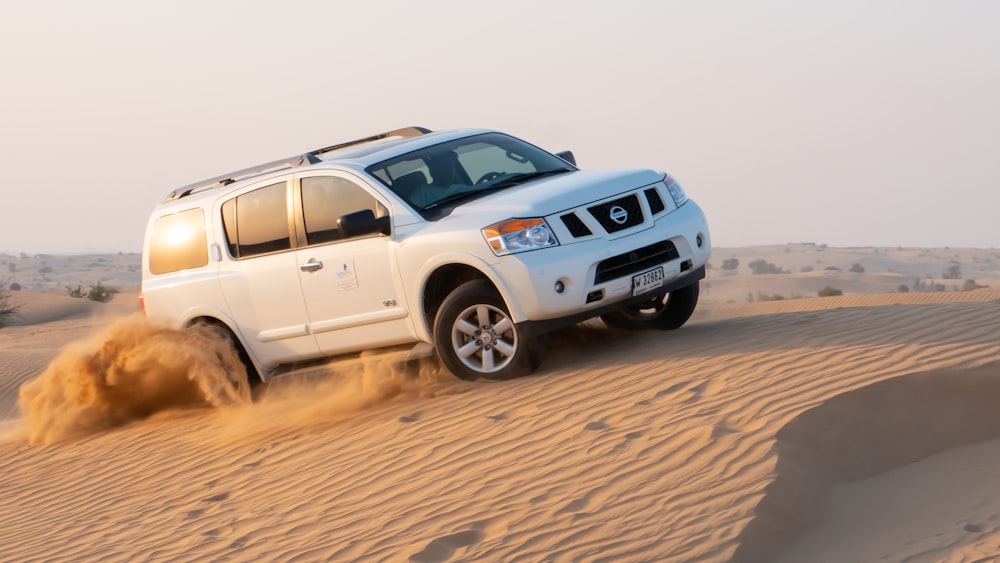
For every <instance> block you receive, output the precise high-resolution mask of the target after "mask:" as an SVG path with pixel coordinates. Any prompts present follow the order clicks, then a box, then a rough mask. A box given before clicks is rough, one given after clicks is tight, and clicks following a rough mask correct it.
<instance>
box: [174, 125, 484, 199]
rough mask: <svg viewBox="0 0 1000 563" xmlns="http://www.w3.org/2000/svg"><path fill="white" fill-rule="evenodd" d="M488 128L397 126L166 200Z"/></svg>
mask: <svg viewBox="0 0 1000 563" xmlns="http://www.w3.org/2000/svg"><path fill="white" fill-rule="evenodd" d="M488 131H489V130H488V129H458V130H453V131H431V130H430V129H426V128H424V127H404V128H402V129H394V130H392V131H387V132H385V133H379V134H377V135H372V136H370V137H365V138H362V139H356V140H354V141H348V142H345V143H339V144H335V145H331V146H328V147H323V148H320V149H315V150H311V151H307V152H305V153H301V154H297V155H294V156H290V157H287V158H282V159H278V160H274V161H271V162H265V163H263V164H258V165H256V166H251V167H249V168H244V169H241V170H236V171H234V172H229V173H227V174H222V175H220V176H216V177H214V178H209V179H207V180H202V181H200V182H195V183H193V184H189V185H187V186H184V187H181V188H178V189H176V190H174V191H172V192H170V194H169V195H168V196H167V198H166V200H165V201H164V203H166V202H169V201H173V200H177V199H181V198H185V197H188V196H191V195H193V194H196V193H199V192H202V191H205V190H209V189H212V188H219V187H223V186H228V185H230V184H233V183H235V182H239V181H242V180H247V179H250V178H255V177H257V176H262V175H264V174H269V173H273V172H278V171H283V170H288V169H294V168H308V167H311V166H318V165H323V164H327V165H329V164H354V165H355V166H360V167H365V166H369V165H371V164H374V163H376V162H380V161H382V160H385V159H388V158H392V157H394V156H399V155H400V154H404V153H407V152H410V151H413V150H417V149H420V148H423V147H426V146H430V145H434V144H437V143H440V142H444V141H448V140H451V139H455V138H460V137H466V136H469V135H476V134H479V133H485V132H488Z"/></svg>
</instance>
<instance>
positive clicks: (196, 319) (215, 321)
mask: <svg viewBox="0 0 1000 563" xmlns="http://www.w3.org/2000/svg"><path fill="white" fill-rule="evenodd" d="M198 324H207V325H211V326H214V327H218V328H220V329H222V330H224V331H226V332H227V333H228V334H229V335H230V336H231V337H232V339H233V342H234V343H236V344H237V349H236V352H237V353H238V354H239V355H240V359H241V360H244V361H245V362H249V364H250V365H249V366H248V367H252V368H253V370H254V371H255V372H256V373H255V374H247V375H249V376H251V377H253V376H256V377H257V379H258V380H259V381H262V382H266V381H267V376H266V375H265V374H266V373H267V370H265V369H262V368H261V366H260V364H259V363H258V362H257V359H256V358H255V357H254V356H253V353H252V352H251V351H250V348H248V347H247V345H246V342H244V340H243V336H242V335H241V334H240V332H239V331H238V330H237V329H236V328H235V327H234V326H233V325H232V324H231V323H229V322H226V321H225V320H224V319H222V318H220V317H219V316H216V315H211V314H200V315H196V316H192V317H190V318H189V319H187V320H186V321H184V323H183V327H184V328H191V327H193V326H195V325H198Z"/></svg>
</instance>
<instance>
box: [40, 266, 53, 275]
mask: <svg viewBox="0 0 1000 563" xmlns="http://www.w3.org/2000/svg"><path fill="white" fill-rule="evenodd" d="M38 273H39V274H51V273H52V266H42V267H41V268H39V269H38Z"/></svg>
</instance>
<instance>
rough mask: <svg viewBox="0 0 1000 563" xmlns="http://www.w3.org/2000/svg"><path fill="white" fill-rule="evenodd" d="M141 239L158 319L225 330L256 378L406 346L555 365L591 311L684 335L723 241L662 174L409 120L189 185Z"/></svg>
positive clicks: (505, 371) (463, 357) (478, 368)
mask: <svg viewBox="0 0 1000 563" xmlns="http://www.w3.org/2000/svg"><path fill="white" fill-rule="evenodd" d="M143 249H144V251H143V276H142V277H143V280H142V300H143V304H144V310H145V311H146V314H147V315H148V316H150V317H151V318H160V319H166V320H167V321H168V322H169V323H171V324H173V325H174V326H190V325H193V324H198V323H202V324H205V323H207V324H210V325H213V326H215V327H218V329H219V330H222V331H225V332H226V333H227V334H228V335H229V336H230V337H231V338H232V341H233V344H234V346H235V347H236V350H237V351H238V352H239V354H240V356H241V358H242V359H243V361H244V363H245V364H246V366H247V370H248V376H249V378H250V382H251V384H252V383H254V382H256V381H258V380H265V381H266V380H267V379H269V378H270V377H271V376H272V375H274V374H275V373H277V370H278V368H280V367H281V366H284V365H288V364H291V363H297V362H301V361H303V360H310V359H315V358H321V357H326V356H332V355H337V354H343V353H349V352H358V351H361V350H368V349H373V348H380V347H388V346H398V345H402V344H408V343H409V344H419V343H429V344H431V345H433V347H434V349H435V351H436V354H437V356H438V357H439V359H440V361H441V363H442V364H443V365H444V366H445V367H447V368H448V370H450V371H451V372H452V373H453V374H454V375H456V376H458V377H460V378H463V379H476V378H494V379H496V378H506V377H511V376H516V375H520V374H526V373H529V372H531V371H534V370H535V369H537V368H538V366H539V364H540V363H541V361H542V357H543V355H544V352H545V347H546V338H545V335H546V334H547V333H548V332H550V331H552V330H555V329H557V328H560V327H563V326H567V325H570V324H573V323H577V322H579V321H582V320H585V319H588V318H591V317H595V316H598V315H599V316H600V317H601V318H602V319H603V320H604V321H605V322H606V323H607V324H608V325H611V326H614V327H618V328H625V329H644V328H659V329H673V328H678V327H680V326H681V325H682V324H684V322H685V321H687V319H688V317H690V315H691V313H692V311H693V310H694V307H695V305H696V303H697V301H698V283H699V280H700V279H701V278H703V277H704V276H705V263H706V261H707V260H708V257H709V253H710V252H711V243H710V241H709V235H708V226H707V224H706V222H705V216H704V214H703V213H702V210H701V209H700V208H699V207H698V205H697V204H695V203H694V202H693V201H691V200H689V199H688V198H687V197H686V196H685V194H684V191H683V190H682V189H681V187H680V185H678V184H677V182H676V181H674V179H673V178H671V177H670V176H669V175H667V174H664V173H663V172H654V171H652V170H593V171H591V170H580V169H578V168H577V167H576V166H575V161H574V159H573V155H572V154H571V153H569V152H565V153H560V154H559V155H554V154H551V153H549V152H546V151H544V150H542V149H540V148H538V147H536V146H534V145H531V144H528V143H526V142H524V141H522V140H520V139H517V138H514V137H511V136H509V135H506V134H503V133H499V132H496V131H490V130H483V129H474V130H459V131H438V132H431V131H429V130H427V129H424V128H421V127H410V128H406V129H400V130H396V131H390V132H388V133H383V134H380V135H375V136H372V137H368V138H365V139H359V140H357V141H351V142H348V143H343V144H339V145H334V146H331V147H326V148H323V149H318V150H315V151H311V152H308V153H306V154H303V155H296V156H294V157H292V158H288V159H283V160H279V161H275V162H270V163H266V164H262V165H260V166H256V167H253V168H248V169H246V170H240V171H237V172H233V173H231V174H225V175H223V176H220V177H217V178H213V179H210V180H206V181H204V182H199V183H197V184H193V185H191V186H187V187H184V188H181V189H178V190H175V191H174V192H172V193H171V194H170V195H169V196H168V197H167V199H166V200H165V201H163V202H162V203H161V204H159V205H158V206H157V207H156V209H155V211H154V212H153V214H152V217H150V220H149V224H148V227H147V229H146V237H145V242H144V247H143Z"/></svg>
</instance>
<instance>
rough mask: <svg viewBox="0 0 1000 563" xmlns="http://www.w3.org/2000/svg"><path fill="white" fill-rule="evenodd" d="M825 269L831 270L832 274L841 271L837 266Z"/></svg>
mask: <svg viewBox="0 0 1000 563" xmlns="http://www.w3.org/2000/svg"><path fill="white" fill-rule="evenodd" d="M823 269H824V270H829V271H831V272H839V271H840V268H838V267H836V266H827V267H826V268H823Z"/></svg>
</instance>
